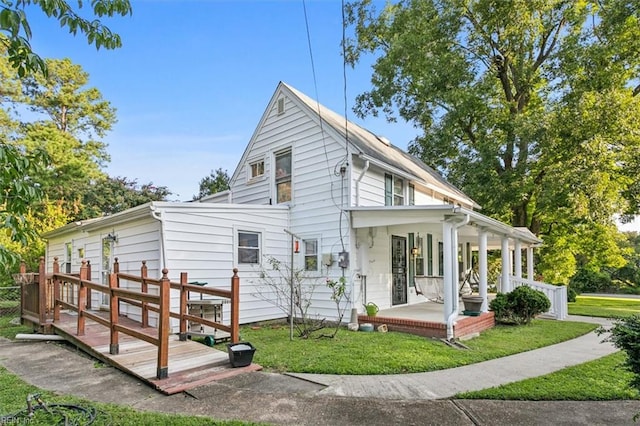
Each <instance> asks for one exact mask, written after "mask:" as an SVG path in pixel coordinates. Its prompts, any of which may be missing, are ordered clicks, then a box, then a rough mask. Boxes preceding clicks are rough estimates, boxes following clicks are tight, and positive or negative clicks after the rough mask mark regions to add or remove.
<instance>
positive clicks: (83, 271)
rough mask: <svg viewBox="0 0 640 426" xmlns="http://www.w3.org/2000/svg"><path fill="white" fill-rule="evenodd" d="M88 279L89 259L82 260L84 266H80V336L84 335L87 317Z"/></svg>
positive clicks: (78, 330)
mask: <svg viewBox="0 0 640 426" xmlns="http://www.w3.org/2000/svg"><path fill="white" fill-rule="evenodd" d="M86 280H87V261H86V260H84V259H83V260H82V266H80V285H79V286H78V326H77V330H76V333H77V334H78V336H84V326H85V322H86V319H85V317H84V311H85V309H86V306H87V288H86V287H85V286H84V281H86Z"/></svg>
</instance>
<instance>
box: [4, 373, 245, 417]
mask: <svg viewBox="0 0 640 426" xmlns="http://www.w3.org/2000/svg"><path fill="white" fill-rule="evenodd" d="M36 393H37V394H40V398H41V399H42V401H43V402H44V403H45V404H47V405H49V408H50V411H52V414H49V413H47V412H45V411H44V410H37V411H35V415H34V416H33V417H32V418H30V419H29V418H26V417H25V414H26V413H25V412H24V410H25V409H26V407H27V403H26V398H27V396H28V395H33V394H36ZM62 404H66V405H73V406H77V407H79V408H80V409H82V410H85V412H90V413H91V412H93V411H95V416H96V417H95V421H94V422H93V423H91V424H92V425H96V426H106V425H125V426H126V425H176V426H183V425H184V426H187V425H189V426H190V425H227V426H236V425H237V426H240V425H255V424H256V423H247V422H240V421H216V420H213V419H211V418H210V417H197V416H180V415H169V414H160V413H150V412H139V411H135V410H134V409H132V408H129V407H124V406H119V405H114V404H100V403H96V402H92V401H87V400H83V399H80V398H75V397H69V396H58V395H56V394H54V393H52V392H48V391H44V390H42V389H39V388H37V387H35V386H32V385H29V384H27V383H25V382H24V381H23V380H22V379H20V378H19V377H17V376H16V375H14V374H12V373H10V372H8V371H7V370H6V369H5V368H4V367H0V424H8V425H13V424H16V425H21V424H25V425H26V424H29V425H43V426H49V425H52V424H89V423H88V422H87V417H82V416H81V415H82V414H83V412H82V411H81V410H79V409H69V408H66V407H60V405H62ZM34 405H35V403H34ZM52 405H53V406H52ZM61 414H64V415H68V416H69V418H68V419H67V420H68V421H67V422H66V423H65V422H61V421H62V420H63V418H62V417H61ZM10 416H16V417H15V418H13V417H10ZM74 421H77V423H74Z"/></svg>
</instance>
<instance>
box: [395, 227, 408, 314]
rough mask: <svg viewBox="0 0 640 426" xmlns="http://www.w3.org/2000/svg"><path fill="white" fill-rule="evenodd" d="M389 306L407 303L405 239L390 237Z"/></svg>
mask: <svg viewBox="0 0 640 426" xmlns="http://www.w3.org/2000/svg"><path fill="white" fill-rule="evenodd" d="M391 276H392V280H393V285H392V287H391V304H392V305H403V304H406V303H407V239H406V238H405V237H398V236H396V235H392V236H391Z"/></svg>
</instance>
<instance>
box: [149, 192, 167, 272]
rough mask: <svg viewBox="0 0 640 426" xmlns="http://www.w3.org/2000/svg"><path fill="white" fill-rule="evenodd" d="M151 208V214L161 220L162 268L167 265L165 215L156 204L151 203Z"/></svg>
mask: <svg viewBox="0 0 640 426" xmlns="http://www.w3.org/2000/svg"><path fill="white" fill-rule="evenodd" d="M149 208H150V209H151V216H152V217H153V218H154V219H156V220H158V221H159V222H160V246H161V247H160V265H162V266H161V267H160V269H161V270H162V269H163V268H166V267H167V263H166V262H167V252H166V247H167V240H166V235H165V232H164V217H162V212H160V211H158V210H156V206H155V205H154V204H151V206H149Z"/></svg>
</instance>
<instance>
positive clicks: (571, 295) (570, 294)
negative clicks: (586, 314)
mask: <svg viewBox="0 0 640 426" xmlns="http://www.w3.org/2000/svg"><path fill="white" fill-rule="evenodd" d="M577 297H578V293H577V292H576V291H575V290H574V289H573V287H570V286H567V302H575V301H576V298H577Z"/></svg>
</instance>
